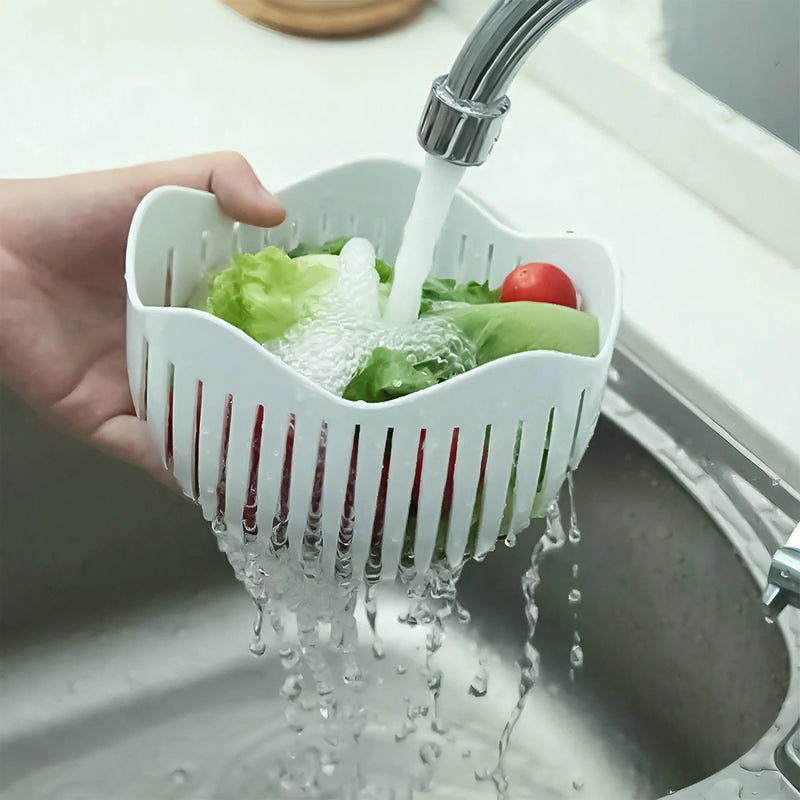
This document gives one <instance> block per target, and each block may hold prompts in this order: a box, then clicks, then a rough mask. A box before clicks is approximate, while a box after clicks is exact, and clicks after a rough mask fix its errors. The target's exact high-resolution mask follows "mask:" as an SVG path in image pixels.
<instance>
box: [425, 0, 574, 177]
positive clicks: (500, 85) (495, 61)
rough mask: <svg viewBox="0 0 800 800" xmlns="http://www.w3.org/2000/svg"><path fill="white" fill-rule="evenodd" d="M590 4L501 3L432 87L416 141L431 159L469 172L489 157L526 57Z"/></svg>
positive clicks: (568, 0)
mask: <svg viewBox="0 0 800 800" xmlns="http://www.w3.org/2000/svg"><path fill="white" fill-rule="evenodd" d="M587 2H588V0H498V2H496V3H495V4H494V6H492V8H490V9H489V11H488V12H487V13H486V15H485V16H484V17H483V19H482V20H481V21H480V22H479V23H478V25H477V27H476V28H475V30H474V31H473V32H472V34H471V35H470V37H469V38H468V39H467V42H466V44H465V45H464V47H463V48H462V49H461V52H460V53H459V54H458V57H457V58H456V60H455V63H454V64H453V67H452V69H451V70H450V73H449V74H448V75H443V76H441V77H440V78H437V79H436V80H435V81H434V82H433V87H432V88H431V93H430V96H429V98H428V103H427V105H426V107H425V111H424V113H423V115H422V121H421V122H420V125H419V131H418V138H419V142H420V144H421V145H422V147H423V149H424V150H425V151H426V152H428V153H430V154H431V155H434V156H438V157H439V158H442V159H444V160H445V161H449V162H450V163H451V164H459V165H461V166H465V167H475V166H478V165H480V164H483V163H484V161H486V159H487V158H488V157H489V154H490V153H491V151H492V147H493V146H494V143H495V141H496V140H497V137H498V136H499V135H500V128H501V127H502V124H503V121H504V119H505V117H506V115H507V113H508V110H509V108H510V106H511V103H510V101H509V99H508V97H507V96H506V91H507V90H508V87H509V86H510V85H511V82H512V81H513V80H514V78H515V77H516V75H517V73H518V72H519V70H520V67H521V66H522V64H523V62H524V61H525V59H526V57H527V56H528V54H529V53H530V52H531V50H533V48H534V47H535V46H536V45H537V44H538V42H539V41H540V40H541V39H542V37H543V36H544V35H545V34H546V33H547V32H548V31H549V30H550V29H551V28H552V27H553V26H554V25H556V24H557V23H558V22H559V21H560V20H562V19H563V18H564V17H566V16H567V15H568V14H570V13H571V12H572V11H574V10H575V9H576V8H579V7H580V6H582V5H584V4H585V3H587Z"/></svg>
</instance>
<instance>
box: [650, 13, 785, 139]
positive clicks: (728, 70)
mask: <svg viewBox="0 0 800 800" xmlns="http://www.w3.org/2000/svg"><path fill="white" fill-rule="evenodd" d="M663 14H664V26H665V36H666V42H667V45H668V48H667V52H668V59H669V63H670V65H671V66H672V68H673V69H675V70H676V71H677V72H680V73H681V74H682V75H684V76H685V77H687V78H688V79H689V80H691V81H693V82H694V83H696V84H697V85H698V86H700V87H701V88H702V89H704V90H705V91H707V92H708V93H709V94H712V95H714V96H715V97H717V98H718V99H719V100H722V102H724V103H726V104H727V105H729V106H731V107H732V108H734V109H735V110H736V111H738V112H739V113H740V114H744V115H745V116H746V117H749V118H750V119H752V120H753V121H754V122H757V123H758V124H759V125H762V126H763V127H765V128H766V129H767V130H769V131H771V132H772V133H774V134H775V135H776V136H779V137H780V138H781V139H783V140H784V141H785V142H787V143H788V144H790V145H792V146H793V147H795V148H797V149H798V150H800V0H663Z"/></svg>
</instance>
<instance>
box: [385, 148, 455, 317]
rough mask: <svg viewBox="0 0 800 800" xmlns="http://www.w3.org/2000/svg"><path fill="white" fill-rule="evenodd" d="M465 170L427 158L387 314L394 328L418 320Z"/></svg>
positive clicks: (407, 226) (406, 228) (439, 160)
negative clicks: (424, 293)
mask: <svg viewBox="0 0 800 800" xmlns="http://www.w3.org/2000/svg"><path fill="white" fill-rule="evenodd" d="M465 170H466V168H465V167H459V166H456V165H454V164H449V163H448V162H446V161H443V160H442V159H440V158H436V157H434V156H430V155H429V156H427V157H426V160H425V166H424V168H423V170H422V176H421V178H420V181H419V186H418V187H417V194H416V197H415V198H414V206H413V208H412V209H411V214H410V216H409V218H408V221H407V222H406V227H405V231H404V234H403V243H402V245H401V247H400V252H399V253H398V255H397V261H396V262H395V276H394V285H393V286H392V293H391V295H390V296H389V302H388V305H387V306H386V311H385V313H384V319H385V320H386V321H387V322H388V323H390V324H391V325H406V324H408V323H409V322H411V321H412V320H415V319H416V318H417V313H418V311H419V298H420V293H421V292H422V284H423V283H424V282H425V279H426V278H427V277H428V273H429V272H430V271H431V266H432V265H433V255H434V250H435V248H436V243H437V241H438V240H439V235H440V234H441V232H442V227H443V225H444V221H445V218H446V217H447V212H448V211H449V210H450V205H451V204H452V202H453V196H454V195H455V192H456V189H457V188H458V184H459V183H460V182H461V178H462V176H463V175H464V172H465Z"/></svg>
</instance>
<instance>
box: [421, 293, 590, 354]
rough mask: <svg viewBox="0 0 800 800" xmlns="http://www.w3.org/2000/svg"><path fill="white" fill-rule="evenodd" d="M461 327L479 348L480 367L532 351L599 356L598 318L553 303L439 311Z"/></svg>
mask: <svg viewBox="0 0 800 800" xmlns="http://www.w3.org/2000/svg"><path fill="white" fill-rule="evenodd" d="M434 313H437V314H440V315H441V316H444V317H447V318H448V319H450V320H451V321H452V322H454V323H455V324H456V325H457V326H458V327H459V328H461V330H462V332H463V333H464V335H465V336H466V337H467V338H468V339H470V340H471V341H472V342H473V343H474V344H475V346H476V348H477V362H478V364H479V365H480V364H487V363H488V362H490V361H494V360H496V359H498V358H502V357H503V356H509V355H513V354H514V353H524V352H527V351H530V350H554V351H556V352H558V353H572V354H573V355H576V356H596V355H597V353H598V349H599V338H600V334H599V327H598V323H597V318H596V317H594V316H592V315H591V314H587V313H586V312H584V311H576V310H575V309H574V308H567V307H566V306H557V305H552V304H550V303H527V302H518V303H491V304H488V305H475V306H462V305H459V306H451V307H449V308H444V309H441V310H439V311H437V312H434Z"/></svg>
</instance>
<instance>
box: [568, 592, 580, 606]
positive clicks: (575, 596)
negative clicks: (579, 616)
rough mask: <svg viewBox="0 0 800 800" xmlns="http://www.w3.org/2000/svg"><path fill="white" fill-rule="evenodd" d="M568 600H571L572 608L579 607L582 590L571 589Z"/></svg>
mask: <svg viewBox="0 0 800 800" xmlns="http://www.w3.org/2000/svg"><path fill="white" fill-rule="evenodd" d="M567 599H568V600H569V604H570V605H571V606H576V605H578V603H580V601H581V592H580V589H571V590H570V593H569V595H568V597H567Z"/></svg>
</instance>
